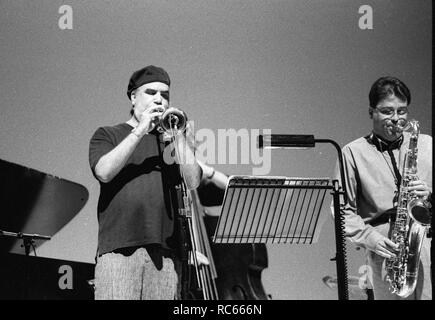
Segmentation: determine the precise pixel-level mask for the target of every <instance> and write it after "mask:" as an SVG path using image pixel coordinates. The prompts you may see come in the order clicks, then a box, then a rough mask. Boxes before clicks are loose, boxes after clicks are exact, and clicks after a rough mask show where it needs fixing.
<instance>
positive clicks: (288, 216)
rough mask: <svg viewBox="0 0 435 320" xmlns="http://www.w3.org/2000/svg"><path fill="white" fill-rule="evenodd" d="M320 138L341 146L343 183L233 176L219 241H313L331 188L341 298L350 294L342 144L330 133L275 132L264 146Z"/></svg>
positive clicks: (307, 143)
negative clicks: (323, 136) (318, 135)
mask: <svg viewBox="0 0 435 320" xmlns="http://www.w3.org/2000/svg"><path fill="white" fill-rule="evenodd" d="M316 142H317V143H330V144H332V145H333V146H334V147H335V149H336V150H337V153H338V164H339V170H340V180H341V181H340V182H341V186H340V184H339V182H338V180H330V179H329V178H313V179H309V178H288V177H258V176H257V177H255V176H232V177H230V181H229V183H228V185H227V188H226V191H225V196H224V202H223V205H222V211H221V215H220V217H219V221H218V226H217V228H216V231H215V235H214V237H213V241H214V242H215V243H282V242H284V243H313V241H317V238H318V230H317V229H316V225H317V221H318V218H319V214H320V211H321V208H322V205H323V202H324V198H325V194H326V191H327V190H331V191H332V192H331V193H332V196H333V208H334V209H333V210H334V227H335V240H336V241H335V242H336V256H335V257H334V258H332V259H331V260H334V261H335V262H336V268H337V287H338V298H339V300H348V298H349V294H348V287H347V266H346V252H345V238H344V218H343V216H342V214H341V210H340V195H342V196H343V198H344V202H346V199H347V197H346V189H345V184H344V170H343V158H342V153H341V148H340V146H339V145H338V144H337V143H336V142H335V141H333V140H330V139H315V138H314V136H313V135H275V134H271V135H265V136H262V135H260V136H259V139H258V146H259V148H264V147H272V148H302V149H306V148H312V147H314V146H315V144H316ZM265 190H266V191H265ZM270 190H272V191H270ZM313 200H315V201H313ZM313 203H314V205H313ZM251 210H252V211H251ZM251 212H253V213H251ZM316 231H317V232H316Z"/></svg>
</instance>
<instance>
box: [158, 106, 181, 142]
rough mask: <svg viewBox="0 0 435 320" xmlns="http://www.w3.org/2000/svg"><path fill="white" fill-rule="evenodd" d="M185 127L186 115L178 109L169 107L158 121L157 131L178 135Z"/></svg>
mask: <svg viewBox="0 0 435 320" xmlns="http://www.w3.org/2000/svg"><path fill="white" fill-rule="evenodd" d="M186 126H187V116H186V113H185V112H184V111H182V110H180V109H177V108H174V107H171V108H168V109H166V110H165V111H164V112H163V114H162V116H161V117H160V119H159V123H158V125H157V130H158V131H159V132H160V133H167V134H169V135H171V136H172V135H178V134H179V133H182V132H184V130H186Z"/></svg>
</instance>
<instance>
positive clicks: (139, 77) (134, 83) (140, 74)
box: [127, 65, 171, 99]
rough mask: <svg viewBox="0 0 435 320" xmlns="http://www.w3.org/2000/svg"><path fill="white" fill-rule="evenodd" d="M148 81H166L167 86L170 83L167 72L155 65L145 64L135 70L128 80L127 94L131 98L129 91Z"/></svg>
mask: <svg viewBox="0 0 435 320" xmlns="http://www.w3.org/2000/svg"><path fill="white" fill-rule="evenodd" d="M150 82H162V83H166V84H167V85H168V86H169V85H170V84H171V80H170V79H169V75H168V73H167V72H166V71H165V70H164V69H162V68H159V67H156V66H152V65H150V66H147V67H145V68H142V69H140V70H138V71H135V72H134V73H133V74H132V75H131V77H130V81H129V82H128V88H127V96H128V98H129V99H131V97H130V96H131V92H132V91H133V90H134V89H137V88H139V87H140V86H142V85H144V84H146V83H150Z"/></svg>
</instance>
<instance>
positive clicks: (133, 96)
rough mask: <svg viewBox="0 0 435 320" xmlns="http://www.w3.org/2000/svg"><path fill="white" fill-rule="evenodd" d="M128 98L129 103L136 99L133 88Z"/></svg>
mask: <svg viewBox="0 0 435 320" xmlns="http://www.w3.org/2000/svg"><path fill="white" fill-rule="evenodd" d="M130 100H131V104H132V105H134V103H135V101H136V90H133V91H132V92H131V93H130Z"/></svg>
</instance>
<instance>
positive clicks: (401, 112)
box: [374, 107, 409, 117]
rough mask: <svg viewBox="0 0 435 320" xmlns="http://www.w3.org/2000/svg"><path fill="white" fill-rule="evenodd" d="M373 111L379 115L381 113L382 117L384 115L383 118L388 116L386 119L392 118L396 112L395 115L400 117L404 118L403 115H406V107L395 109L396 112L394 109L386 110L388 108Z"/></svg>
mask: <svg viewBox="0 0 435 320" xmlns="http://www.w3.org/2000/svg"><path fill="white" fill-rule="evenodd" d="M374 109H377V110H378V111H379V112H380V113H382V114H383V115H385V116H388V117H392V116H394V114H395V113H396V112H397V115H398V116H399V117H400V116H404V115H407V114H408V112H409V111H408V107H401V108H397V110H396V109H394V108H388V107H386V108H376V107H375V108H374Z"/></svg>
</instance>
